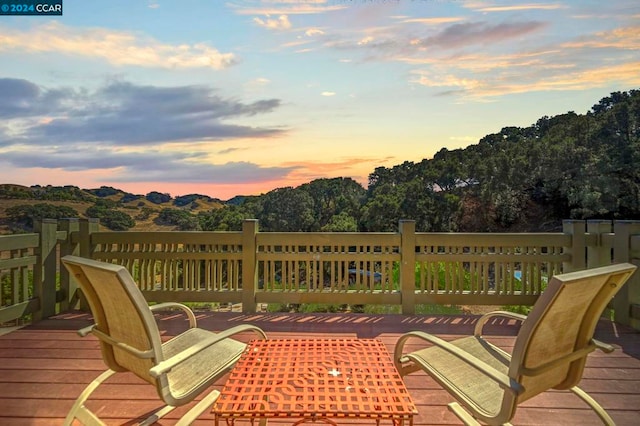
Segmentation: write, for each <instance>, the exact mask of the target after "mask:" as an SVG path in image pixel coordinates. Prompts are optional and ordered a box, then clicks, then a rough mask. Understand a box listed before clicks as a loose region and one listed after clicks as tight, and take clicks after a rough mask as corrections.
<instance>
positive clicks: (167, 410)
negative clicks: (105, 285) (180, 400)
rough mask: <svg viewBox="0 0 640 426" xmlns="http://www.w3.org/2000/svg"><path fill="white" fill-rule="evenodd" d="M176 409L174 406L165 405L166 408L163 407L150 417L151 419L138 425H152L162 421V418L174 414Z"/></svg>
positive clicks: (148, 418)
mask: <svg viewBox="0 0 640 426" xmlns="http://www.w3.org/2000/svg"><path fill="white" fill-rule="evenodd" d="M175 408H176V407H174V406H173V405H165V406H164V407H162V408H161V409H159V410H158V411H156V412H155V413H153V414H152V415H150V416H149V417H147V418H146V419H144V420H143V421H141V422H140V423H138V426H149V425H152V424H154V423H155V422H157V421H158V420H160V419H161V418H162V417H164V416H166V415H167V414H169V413H170V412H172V411H173V410H174V409H175Z"/></svg>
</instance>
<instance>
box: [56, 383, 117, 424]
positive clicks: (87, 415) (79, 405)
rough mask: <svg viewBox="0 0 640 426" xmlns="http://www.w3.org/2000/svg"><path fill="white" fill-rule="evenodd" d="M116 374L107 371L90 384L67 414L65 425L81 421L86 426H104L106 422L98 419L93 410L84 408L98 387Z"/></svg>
mask: <svg viewBox="0 0 640 426" xmlns="http://www.w3.org/2000/svg"><path fill="white" fill-rule="evenodd" d="M115 373H116V372H115V371H113V370H106V371H105V372H104V373H102V374H100V375H99V376H98V377H97V378H96V379H94V380H93V382H91V383H89V385H88V386H87V387H86V388H84V390H83V391H82V393H81V394H80V396H79V397H78V398H77V399H76V401H75V402H74V404H73V406H72V407H71V410H69V413H68V414H67V417H66V418H65V419H64V425H65V426H69V425H71V423H73V419H76V418H77V419H78V420H80V421H81V422H82V423H83V424H85V425H99V426H103V425H104V422H103V421H102V420H100V419H99V418H98V416H96V415H95V414H94V413H93V412H92V411H91V410H89V409H88V408H87V407H85V406H84V403H85V401H86V400H87V399H88V398H89V396H90V395H91V394H92V393H93V391H94V390H96V388H97V387H98V386H100V385H101V384H102V382H104V381H105V380H107V379H108V378H109V377H111V376H113V375H114V374H115Z"/></svg>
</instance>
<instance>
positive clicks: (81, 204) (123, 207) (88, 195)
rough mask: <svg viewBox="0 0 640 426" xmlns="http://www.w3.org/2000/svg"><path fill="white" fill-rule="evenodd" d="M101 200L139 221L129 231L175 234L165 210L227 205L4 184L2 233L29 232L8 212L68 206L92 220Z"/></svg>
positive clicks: (199, 198)
mask: <svg viewBox="0 0 640 426" xmlns="http://www.w3.org/2000/svg"><path fill="white" fill-rule="evenodd" d="M99 200H103V201H108V202H110V203H113V206H114V207H113V210H115V211H119V212H122V213H124V214H127V215H129V216H131V218H132V219H133V221H134V222H135V224H134V226H133V227H131V228H129V230H132V231H171V230H175V229H176V225H175V224H169V223H164V222H162V221H161V220H160V219H159V215H160V212H161V211H162V210H163V209H179V210H183V211H186V212H189V213H191V214H198V213H200V212H208V211H211V210H216V209H220V208H222V207H223V206H224V205H225V203H224V202H223V201H221V200H219V199H215V198H211V197H208V196H206V195H199V194H190V195H185V196H180V197H176V198H172V197H170V196H168V195H166V194H161V193H156V192H152V193H149V194H147V195H136V194H131V193H127V192H125V191H122V190H119V189H115V188H109V187H102V188H99V189H80V188H78V187H75V186H63V187H56V186H51V185H49V186H39V185H36V186H32V187H27V186H21V185H14V184H0V234H8V233H13V232H16V231H26V230H27V229H19V228H24V227H21V226H20V225H19V224H17V223H16V222H15V221H12V220H10V217H9V214H8V211H11V209H12V208H16V207H18V206H24V205H31V206H38V205H46V204H48V205H53V206H56V207H68V208H71V209H73V210H74V211H76V212H77V213H78V217H88V215H87V209H89V208H91V207H93V206H95V205H96V202H98V201H99Z"/></svg>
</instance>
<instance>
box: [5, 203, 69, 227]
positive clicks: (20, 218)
mask: <svg viewBox="0 0 640 426" xmlns="http://www.w3.org/2000/svg"><path fill="white" fill-rule="evenodd" d="M7 216H8V217H9V219H10V220H11V221H13V222H16V223H18V224H20V225H21V226H23V227H24V228H25V229H29V230H31V229H33V225H34V223H35V222H39V221H41V220H43V219H65V218H72V217H78V212H77V211H76V210H75V209H73V208H71V207H68V206H56V205H53V204H49V203H38V204H20V205H17V206H14V207H9V208H8V209H7Z"/></svg>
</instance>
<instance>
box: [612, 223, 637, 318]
mask: <svg viewBox="0 0 640 426" xmlns="http://www.w3.org/2000/svg"><path fill="white" fill-rule="evenodd" d="M613 232H614V233H615V240H614V243H613V262H614V263H620V262H632V263H634V264H636V265H638V264H639V263H640V262H638V259H633V258H632V256H631V247H630V243H631V235H636V234H640V222H638V221H631V220H619V221H615V222H614V224H613ZM638 303H640V274H639V273H638V272H636V273H635V274H633V275H632V276H631V278H629V280H628V281H627V283H626V284H625V285H624V287H622V289H620V291H618V293H617V294H616V296H615V297H614V298H613V309H614V310H615V313H614V315H615V316H614V318H615V321H616V322H619V323H621V324H625V325H630V326H632V327H634V328H636V329H638V328H640V321H639V320H638V319H633V318H632V317H631V305H632V304H638Z"/></svg>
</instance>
